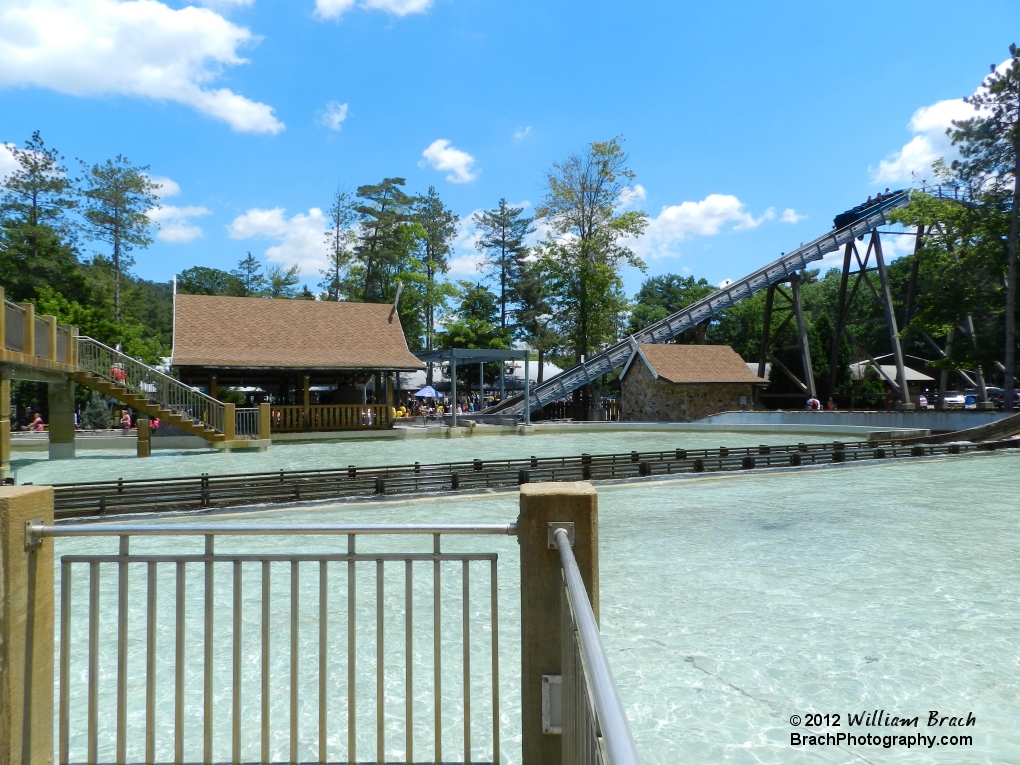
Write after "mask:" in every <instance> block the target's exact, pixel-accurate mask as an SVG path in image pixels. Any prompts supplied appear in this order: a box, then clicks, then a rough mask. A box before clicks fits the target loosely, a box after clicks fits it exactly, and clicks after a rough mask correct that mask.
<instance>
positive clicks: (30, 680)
mask: <svg viewBox="0 0 1020 765" xmlns="http://www.w3.org/2000/svg"><path fill="white" fill-rule="evenodd" d="M28 521H40V522H43V523H45V524H48V525H52V523H53V489H52V488H51V487H49V486H4V487H3V488H0V762H2V763H15V762H19V763H32V764H33V765H35V764H36V763H43V764H44V765H46V764H49V765H52V763H53V672H54V667H53V663H54V662H53V618H54V608H53V595H54V593H53V540H52V539H45V540H41V541H40V542H39V543H38V544H36V545H33V546H31V547H29V546H28V545H26V541H27V540H26V536H25V524H26V523H27V522H28Z"/></svg>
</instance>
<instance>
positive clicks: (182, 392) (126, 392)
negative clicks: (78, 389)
mask: <svg viewBox="0 0 1020 765" xmlns="http://www.w3.org/2000/svg"><path fill="white" fill-rule="evenodd" d="M77 366H78V371H77V372H74V373H73V374H72V375H71V377H72V378H73V379H74V381H75V382H77V383H80V384H82V385H84V386H86V387H88V388H92V389H93V390H97V391H99V392H100V393H102V394H103V395H104V396H106V397H108V398H113V399H116V400H117V401H119V402H120V403H122V404H124V405H125V406H129V407H131V408H132V409H135V410H137V411H139V412H145V414H147V415H149V417H158V418H159V419H160V420H162V421H163V422H164V423H168V424H170V425H173V426H175V427H178V428H180V429H181V430H184V431H186V432H187V433H190V434H191V435H195V436H199V437H200V438H204V439H205V440H206V441H209V442H210V443H217V442H222V441H225V440H226V434H225V427H224V426H225V422H224V419H225V412H226V407H225V405H224V404H223V402H222V401H218V400H216V399H215V398H212V397H211V396H207V395H206V394H205V393H202V392H200V391H197V390H194V389H193V388H191V387H189V386H187V385H185V384H184V383H182V382H181V381H180V380H175V379H174V378H173V377H170V376H169V375H167V374H164V373H162V372H160V371H159V370H157V369H153V368H152V367H149V366H146V365H145V364H143V363H142V362H140V361H138V360H137V359H133V358H131V357H130V356H127V355H125V354H123V353H121V352H120V351H116V350H114V349H113V348H110V347H109V346H107V345H103V343H100V342H99V341H97V340H93V339H92V338H91V337H84V336H81V337H79V338H78V354H77Z"/></svg>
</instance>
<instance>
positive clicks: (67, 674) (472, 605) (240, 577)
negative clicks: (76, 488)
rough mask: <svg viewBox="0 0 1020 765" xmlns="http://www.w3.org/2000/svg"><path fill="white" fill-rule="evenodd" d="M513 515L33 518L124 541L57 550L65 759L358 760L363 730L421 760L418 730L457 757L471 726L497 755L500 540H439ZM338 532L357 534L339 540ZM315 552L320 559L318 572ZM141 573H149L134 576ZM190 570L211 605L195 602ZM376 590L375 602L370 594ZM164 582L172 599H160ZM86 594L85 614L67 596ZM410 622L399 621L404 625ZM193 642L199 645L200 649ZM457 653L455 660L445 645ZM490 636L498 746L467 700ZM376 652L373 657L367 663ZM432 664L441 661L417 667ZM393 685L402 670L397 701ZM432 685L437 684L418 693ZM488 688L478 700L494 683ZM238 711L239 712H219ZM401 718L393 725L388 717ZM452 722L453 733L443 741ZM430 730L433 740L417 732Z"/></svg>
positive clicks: (470, 751)
mask: <svg viewBox="0 0 1020 765" xmlns="http://www.w3.org/2000/svg"><path fill="white" fill-rule="evenodd" d="M516 533H517V526H516V524H449V525H424V524H417V525H416V524H383V525H316V524H307V525H274V524H208V525H197V524H195V525H188V524H180V525H178V524H149V525H144V524H139V525H80V524H79V525H60V526H51V525H45V524H40V523H36V524H30V526H29V528H28V529H27V534H28V536H27V541H28V542H29V543H32V542H33V541H34V540H42V539H43V538H47V537H71V538H74V537H77V538H81V537H115V538H117V539H118V540H119V548H118V550H117V552H116V554H105V555H103V554H92V553H91V552H90V553H89V554H66V555H62V556H61V557H60V585H59V587H60V611H59V696H58V715H59V722H58V737H59V739H58V761H59V762H60V763H62V764H66V763H72V762H87V763H96V762H113V761H116V762H118V763H123V762H127V761H133V762H134V761H144V762H146V763H154V762H168V761H170V760H171V758H172V760H173V761H174V762H176V763H181V762H185V761H192V762H194V761H200V762H203V763H211V762H216V761H225V759H226V758H227V757H229V759H230V760H231V761H232V762H235V763H236V762H242V761H261V762H270V761H281V760H282V761H287V762H292V763H293V762H299V761H301V762H304V761H309V759H311V760H312V761H314V760H316V759H317V760H318V761H319V762H327V761H345V762H348V763H354V762H361V761H364V760H365V757H364V754H362V755H361V759H359V756H358V751H359V748H360V750H361V751H362V752H363V753H364V751H365V749H364V747H365V746H366V743H367V744H368V746H369V748H371V743H372V742H371V739H372V738H374V749H375V752H374V755H373V758H374V760H375V761H376V762H388V761H392V759H393V751H392V750H393V749H397V750H398V751H399V750H400V748H401V746H402V747H403V751H402V759H406V762H408V763H413V762H415V761H416V760H415V754H414V752H415V749H416V746H417V747H418V749H419V751H420V750H421V748H431V749H432V750H433V751H432V754H431V755H430V756H429V759H430V760H433V758H434V761H435V762H437V763H439V762H449V761H450V750H451V743H452V744H457V743H462V745H463V762H465V763H470V762H493V763H498V762H500V753H499V750H500V743H499V742H500V739H499V722H500V719H499V683H498V678H499V657H498V654H499V638H498V613H499V611H498V603H497V578H496V563H497V555H496V554H495V553H459V552H443V551H441V547H440V541H441V538H442V537H443V536H447V535H511V536H512V535H516ZM366 535H377V536H378V535H419V536H421V535H425V536H429V537H431V538H432V541H433V543H432V549H431V551H422V552H394V551H382V552H379V551H377V552H364V551H360V550H359V549H358V548H357V540H358V537H360V536H366ZM196 536H197V537H201V538H202V539H203V540H204V549H203V550H201V551H200V550H198V549H196V550H195V551H194V552H191V553H188V552H184V551H182V549H181V548H182V547H186V542H185V541H184V540H177V541H176V542H174V544H173V546H172V547H169V546H167V549H160V548H159V547H158V546H156V547H153V546H152V545H151V544H147V545H145V546H146V547H147V549H146V551H145V552H142V553H138V552H135V551H133V550H132V548H131V541H132V538H141V537H163V538H167V537H171V538H176V537H196ZM308 536H315V537H323V538H325V539H326V540H328V541H329V543H327V545H326V549H325V550H324V551H323V552H319V553H313V552H302V553H295V552H293V551H292V548H293V541H292V538H293V537H308ZM226 537H246V538H248V540H249V546H250V545H251V544H254V545H255V547H256V549H254V550H252V549H247V550H241V549H235V548H236V545H227V544H224V547H225V548H226V547H229V548H230V549H229V550H221V549H218V548H217V546H216V543H217V541H225V538H226ZM253 537H259V538H260V539H257V540H252V538H253ZM342 538H346V542H347V544H346V551H340V550H337V549H335V548H336V547H337V545H334V544H330V543H332V542H333V541H336V540H339V539H342ZM274 542H275V543H276V544H275V547H274V545H273V543H274ZM259 543H261V547H262V549H261V550H260V549H257V548H258V547H259ZM143 544H144V542H142V541H141V540H139V546H142V545H143ZM267 546H268V547H270V548H272V549H270V550H266V549H265V548H266V547H267ZM341 549H342V548H341ZM429 563H431V564H432V565H431V566H428V565H427V564H429ZM473 563H483V564H487V567H488V568H489V574H488V577H484V576H483V577H482V579H481V582H480V583H481V584H483V585H484V584H488V585H489V586H488V588H484V589H487V590H488V598H489V601H490V602H489V604H488V606H489V607H488V608H487V609H485V608H479V607H478V605H477V601H478V600H479V599H480V598H479V595H480V592H479V591H480V590H482V589H483V588H481V587H477V586H476V587H474V588H472V584H471V582H472V576H471V571H472V568H473V566H472V564H473ZM339 564H346V565H339ZM450 564H456V567H457V568H460V575H459V577H458V576H456V575H454V576H452V578H451V577H450V573H447V572H448V571H449V567H450ZM189 567H190V570H192V571H193V570H194V568H195V567H198V568H199V569H200V571H199V572H196V573H197V574H200V576H189ZM82 568H84V569H85V571H86V573H84V575H82V574H80V573H78V572H79V571H80V570H81V569H82ZM281 568H283V569H284V571H280V570H279V569H281ZM366 568H374V576H371V575H369V576H368V577H367V579H368V581H367V582H366V581H365V579H362V578H361V577H363V576H365V575H364V573H362V572H363V571H364V570H365V569H366ZM111 569H112V571H111ZM312 569H316V570H317V573H316V574H314V575H313V576H311V577H310V576H309V574H310V573H311V570H312ZM423 569H425V570H428V569H431V577H426V579H431V581H428V582H426V583H425V585H424V586H421V585H420V584H419V583H420V582H421V578H420V577H421V573H422V571H423ZM387 571H388V572H390V573H391V574H395V576H393V575H391V576H387V575H386V574H387ZM104 572H110V574H108V575H104ZM139 573H142V577H141V579H142V581H141V582H137V583H136V584H135V585H132V582H133V581H135V577H136V576H138V574H139ZM451 573H452V572H451ZM113 574H115V576H113ZM107 576H109V577H110V578H109V579H107ZM486 578H487V579H488V582H485V581H484V580H485V579H486ZM458 579H459V580H460V581H457V580H458ZM203 580H204V581H203ZM253 580H254V581H253ZM310 580H311V581H310ZM338 580H342V581H338ZM401 580H402V582H401ZM200 581H203V583H202V584H201V585H198V582H200ZM359 581H360V582H362V585H361V586H360V587H359V584H358V582H359ZM444 582H446V585H445V586H446V588H447V590H449V589H451V588H450V585H452V589H453V590H454V592H456V591H457V590H459V591H460V593H461V596H460V597H461V603H460V604H459V609H458V610H459V611H460V616H459V618H458V617H455V616H453V617H451V615H450V611H449V608H448V607H446V606H444V600H445V599H444V597H443V595H444V584H443V583H444ZM365 584H368V585H369V587H365V586H364V585H365ZM142 585H144V586H142ZM196 585H197V589H198V592H200V593H201V595H200V596H199V598H200V601H201V615H199V613H198V610H199V609H198V608H191V609H189V608H188V604H189V602H191V603H194V599H195V598H194V596H192V595H191V593H192V592H193V589H192V588H194V587H196ZM288 590H289V592H288ZM372 590H374V606H369V605H368V601H371V597H365V596H366V594H368V593H370V592H371V591H372ZM447 594H449V593H447ZM189 596H190V600H189ZM165 598H169V599H170V600H171V602H172V603H173V605H172V607H167V606H161V604H162V603H163V602H164V599H165ZM82 599H84V600H86V601H87V613H86V614H85V615H84V616H83V614H82V612H81V609H79V608H76V607H75V605H74V604H75V603H77V602H78V601H79V600H82ZM401 600H402V601H403V614H402V617H403V618H402V619H401V618H400V616H401V615H399V613H398V612H399V611H400V608H401V603H400V601H401ZM281 602H282V606H281V605H277V604H278V603H281ZM366 606H367V607H366ZM274 609H275V611H274ZM281 611H282V612H283V613H281ZM430 611H431V613H430V614H429V613H428V612H430ZM426 615H427V616H430V617H431V618H430V619H426V618H423V617H424V616H426ZM366 621H367V622H369V623H373V622H374V630H375V636H374V641H373V640H371V639H369V640H368V641H367V642H368V644H367V645H366V643H365V642H363V640H364V638H363V637H362V635H361V633H360V632H359V624H363V623H364V622H366ZM457 621H460V624H459V625H457V624H456V622H457ZM451 622H452V626H453V627H457V626H459V628H460V630H459V631H460V636H459V645H456V644H457V643H458V640H457V639H456V638H455V637H452V636H451V635H450V634H449V633H450V631H451V630H449V629H447V626H448V624H450V623H451ZM479 622H480V623H481V624H480V626H478V623H479ZM114 623H115V624H114ZM400 623H402V629H401V628H400V627H396V626H395V625H398V624H400ZM429 623H431V630H430V631H431V635H430V636H429V635H427V634H426V635H425V636H424V638H423V636H422V633H423V632H428V631H429V630H422V629H420V628H421V627H422V626H427V625H428V624H429ZM416 626H417V628H416ZM394 630H395V631H396V632H398V633H399V632H403V635H402V636H401V637H402V638H403V639H402V641H399V642H398V641H394V640H393V638H392V632H393V631H394ZM196 632H199V633H200V634H201V637H200V639H199V638H198V637H197V636H196V634H195V633H196ZM486 632H489V633H490V634H489V635H488V637H487V638H486V637H485V633H486ZM288 633H289V636H288ZM479 634H481V635H483V637H482V638H478V637H477V636H478V635H479ZM387 635H390V636H391V637H390V638H389V639H387ZM428 637H431V647H429V646H428V639H427V638H428ZM103 638H106V639H105V640H104V639H103ZM372 642H374V646H373V645H371V643H372ZM199 643H200V644H201V651H202V657H203V658H202V660H201V662H198V661H196V658H197V657H196V656H195V655H194V654H195V653H196V652H197V649H198V645H197V644H199ZM400 643H402V647H401V648H395V645H399V644H400ZM486 643H488V646H486V645H485V644H486ZM281 644H283V645H285V649H284V650H285V651H286V653H285V654H281V653H280V649H277V653H276V654H274V653H273V646H274V645H281ZM114 648H115V650H114ZM451 648H452V649H454V650H453V651H451V650H450V649H451ZM394 649H395V650H394ZM444 649H445V650H444ZM429 653H431V659H429V656H428V654H429ZM373 654H374V661H373ZM395 654H396V655H395ZM401 654H402V656H401ZM457 654H460V657H459V660H458V659H456V658H453V660H452V661H451V656H452V657H456V656H457ZM479 654H482V655H484V654H489V655H488V656H486V657H485V658H487V659H489V662H490V666H491V702H490V703H491V709H489V710H487V711H488V712H489V714H488V715H485V716H491V737H492V741H491V747H486V746H477V745H476V743H475V742H474V741H473V739H472V730H473V727H472V720H473V718H472V715H473V713H474V708H473V707H472V702H473V701H478V700H479V698H478V696H479V694H478V688H479V681H478V680H477V678H475V677H474V675H473V674H472V667H477V666H478V664H477V662H476V661H475V659H476V658H477V657H478V655H479ZM451 663H452V664H453V665H454V666H453V668H452V670H453V671H454V672H455V671H456V670H458V669H459V670H460V674H461V677H460V678H459V679H460V682H461V683H462V687H461V690H460V693H459V694H458V693H452V694H451V692H450V691H449V690H444V688H446V689H448V688H449V686H448V685H446V683H447V682H448V681H449V679H450V674H451V669H450V666H449V665H450V664H451ZM199 664H200V665H201V672H200V673H199V672H198V671H197V669H196V667H197V665H199ZM372 664H374V673H368V672H366V671H365V670H364V666H365V665H368V666H371V665H372ZM429 664H431V666H428V665H429ZM444 667H445V669H444ZM428 670H431V672H428ZM371 674H374V677H372V676H370V675H371ZM423 674H431V678H428V679H425V680H424V681H423V680H422V679H421V678H420V675H423ZM310 675H311V676H313V678H314V681H312V682H309V676H310ZM473 681H474V683H473ZM482 683H483V684H484V683H485V680H484V679H483V681H482ZM395 685H402V686H403V709H402V711H400V712H398V711H396V709H395V708H394V701H393V697H394V696H395V695H398V694H399V692H396V691H394V686H395ZM170 689H172V692H168V691H170ZM429 689H430V690H431V692H432V693H431V701H428V700H423V698H424V697H426V696H428V690H429ZM359 691H360V692H359ZM423 691H424V693H423ZM451 696H453V697H454V698H452V699H451ZM457 696H460V698H456V697H457ZM480 700H481V702H482V704H481V706H483V707H484V705H485V701H486V700H485V698H484V697H482V698H481V699H480ZM362 705H364V706H367V707H368V708H369V710H368V711H369V712H374V715H372V716H373V717H374V725H366V714H365V710H364V708H363V706H362ZM423 706H424V707H431V708H430V709H428V710H427V712H428V713H429V714H428V716H427V717H426V719H428V717H430V718H431V726H432V728H433V730H432V731H431V732H429V731H427V730H423V729H425V728H427V725H428V724H427V723H425V722H424V721H421V716H420V715H421V713H422V707H423ZM444 706H445V707H446V709H445V712H444ZM373 707H374V708H373ZM451 711H452V712H454V714H451ZM484 711H485V710H483V714H484ZM227 718H229V726H227V725H226V724H225V722H219V721H221V720H225V719H227ZM451 718H452V720H453V722H451ZM451 726H455V727H454V731H453V732H452V735H451V731H450V729H451ZM461 726H462V730H460V731H456V728H457V727H461ZM228 727H229V735H228V730H227V729H228ZM401 728H402V733H403V740H402V741H398V740H397V734H396V733H395V732H394V731H395V730H396V729H401ZM477 729H478V726H475V730H476V731H477ZM370 730H374V737H373V736H370V735H368V733H369V731H370ZM341 732H345V734H346V735H341ZM444 733H447V735H448V736H450V738H453V739H454V741H453V742H451V741H450V740H449V739H447V740H446V741H447V743H446V744H445V747H444ZM366 739H368V741H367V742H366ZM428 739H431V741H430V742H429V744H431V746H428V745H426V746H425V747H422V743H423V740H425V741H427V740H428ZM199 741H200V742H201V745H199ZM388 744H389V746H390V748H389V749H388V748H387V746H388ZM199 751H200V754H199ZM341 751H342V752H343V755H344V758H343V759H342V758H341V757H340V753H341ZM478 754H481V759H478V758H477V756H476V755H478ZM418 761H420V758H419V760H418Z"/></svg>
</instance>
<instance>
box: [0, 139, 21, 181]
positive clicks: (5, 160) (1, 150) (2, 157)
mask: <svg viewBox="0 0 1020 765" xmlns="http://www.w3.org/2000/svg"><path fill="white" fill-rule="evenodd" d="M13 148H14V144H13V143H0V181H2V180H3V179H4V178H6V177H7V176H8V175H10V174H11V173H13V172H14V171H15V170H16V169H17V168H18V161H17V160H16V159H15V158H14V155H13V154H11V149H13Z"/></svg>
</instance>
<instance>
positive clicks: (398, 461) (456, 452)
mask: <svg viewBox="0 0 1020 765" xmlns="http://www.w3.org/2000/svg"><path fill="white" fill-rule="evenodd" d="M833 438H847V437H846V436H841V435H840V434H839V432H838V431H837V432H834V433H833V434H826V435H819V434H803V433H788V432H787V433H779V432H776V433H757V432H755V433H748V432H722V431H717V432H703V431H699V432H686V433H685V432H677V431H673V432H648V431H604V432H586V433H585V432H581V433H539V434H531V435H528V436H518V435H507V436H472V437H466V438H451V439H445V438H427V439H426V438H409V439H405V440H396V439H356V440H348V441H318V442H305V443H284V444H275V445H273V446H272V447H271V448H270V449H268V450H267V451H265V452H256V451H250V452H248V451H241V452H216V451H210V450H192V451H162V450H157V451H155V452H153V454H152V456H151V457H148V458H146V459H138V458H137V457H135V456H134V453H133V452H132V451H130V450H120V449H118V450H98V449H97V450H88V451H86V450H79V451H78V456H77V457H76V458H75V459H73V460H54V461H52V462H51V461H50V460H48V459H47V458H46V456H45V453H39V452H20V453H19V452H15V453H14V455H13V459H12V460H11V467H12V469H13V470H14V471H15V475H16V479H17V482H18V483H25V482H32V483H36V484H46V483H73V482H76V481H103V480H109V479H117V478H164V477H170V476H191V475H198V474H199V473H210V474H213V475H222V474H225V473H257V472H265V471H273V470H314V469H330V468H345V467H347V466H348V465H358V466H365V467H368V466H372V465H410V464H412V463H414V462H421V463H423V464H424V463H427V462H456V461H460V460H472V459H512V458H527V457H529V456H532V455H535V456H538V457H552V456H574V455H578V454H581V453H583V452H589V453H591V454H609V453H614V452H629V451H632V450H637V451H659V450H666V449H677V448H684V449H704V448H714V447H717V446H720V445H725V446H734V447H736V446H755V445H757V444H787V443H797V442H798V441H804V442H812V443H815V442H820V441H830V440H832V439H833ZM857 438H860V436H859V435H855V436H853V437H850V438H848V439H847V440H856V439H857Z"/></svg>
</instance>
